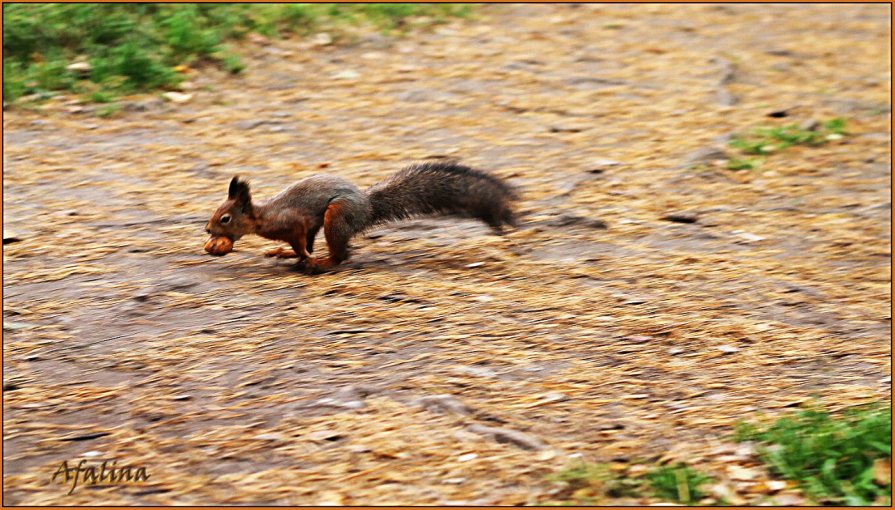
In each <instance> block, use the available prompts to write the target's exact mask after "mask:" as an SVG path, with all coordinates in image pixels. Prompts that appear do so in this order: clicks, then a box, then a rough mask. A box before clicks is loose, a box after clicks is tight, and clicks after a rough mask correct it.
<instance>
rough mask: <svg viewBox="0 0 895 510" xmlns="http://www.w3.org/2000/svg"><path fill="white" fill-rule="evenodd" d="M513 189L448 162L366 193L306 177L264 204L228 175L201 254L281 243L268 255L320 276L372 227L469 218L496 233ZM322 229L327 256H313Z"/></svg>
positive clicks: (409, 171) (506, 218) (508, 213)
mask: <svg viewBox="0 0 895 510" xmlns="http://www.w3.org/2000/svg"><path fill="white" fill-rule="evenodd" d="M516 198H517V195H516V193H515V191H514V190H513V189H512V188H511V187H510V186H509V185H508V184H507V183H506V182H504V181H503V180H501V179H499V178H497V177H494V176H492V175H488V174H486V173H484V172H481V171H479V170H474V169H472V168H469V167H467V166H463V165H459V164H457V163H453V162H427V163H416V164H412V165H410V166H408V167H406V168H404V169H403V170H400V171H399V172H397V173H395V174H394V175H392V176H391V177H389V178H388V179H386V180H385V181H383V182H380V183H379V184H375V185H373V186H372V187H370V188H369V189H368V190H367V191H361V190H360V189H358V188H357V186H355V185H354V184H352V183H350V182H349V181H347V180H345V179H343V178H341V177H336V176H334V175H326V174H318V175H312V176H310V177H306V178H304V179H302V180H300V181H298V182H296V183H295V184H293V185H292V186H289V187H288V188H286V189H284V190H283V191H281V192H280V193H279V194H277V195H276V196H274V197H273V198H271V199H270V200H268V201H266V202H262V203H255V202H252V197H251V194H250V192H249V185H248V183H246V182H245V181H242V180H240V179H239V176H236V177H234V178H233V179H232V180H231V181H230V189H229V193H228V197H227V200H225V201H224V203H223V204H221V206H220V207H219V208H218V210H217V211H215V213H214V214H213V215H212V216H211V220H209V221H208V224H207V225H206V227H205V230H206V232H208V233H209V234H211V235H212V237H211V238H210V239H209V240H208V242H207V243H206V245H205V250H206V251H208V252H209V253H211V254H213V255H225V254H227V253H229V252H230V250H232V249H233V243H234V242H235V241H237V240H238V239H239V238H240V237H242V236H244V235H246V234H257V235H259V236H261V237H265V238H267V239H273V240H275V241H285V242H287V243H289V245H291V246H292V249H291V250H286V249H283V248H276V249H273V250H270V251H268V252H266V253H265V256H267V257H278V258H295V257H297V258H298V264H297V265H296V267H297V268H298V269H300V270H302V271H304V272H306V273H308V274H316V273H321V272H325V271H327V270H329V269H332V268H333V267H335V266H337V265H339V264H341V263H342V262H343V261H345V260H347V259H348V241H349V240H351V238H352V237H353V236H354V235H355V234H358V233H359V232H362V231H364V230H366V229H368V228H370V227H372V226H374V225H378V224H381V223H385V222H388V221H393V220H401V219H405V218H410V217H414V216H422V215H443V216H459V217H472V218H476V219H479V220H481V221H483V222H484V223H485V224H487V225H488V226H490V227H491V228H492V229H494V231H495V232H496V233H498V234H500V233H503V225H509V226H515V225H516V221H515V215H514V213H513V210H512V208H511V205H512V204H511V203H512V201H513V200H515V199H516ZM321 227H322V228H323V234H324V236H325V237H326V244H327V246H328V248H329V255H328V256H326V257H322V258H321V257H313V256H311V253H312V252H313V251H314V237H315V236H316V235H317V231H319V230H320V228H321Z"/></svg>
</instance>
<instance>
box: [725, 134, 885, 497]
mask: <svg viewBox="0 0 895 510" xmlns="http://www.w3.org/2000/svg"><path fill="white" fill-rule="evenodd" d="M843 127H844V126H843ZM736 437H737V439H738V440H740V441H746V440H751V441H757V442H758V443H759V444H760V447H759V449H758V452H759V455H760V456H761V458H762V460H763V461H764V462H766V463H767V464H768V465H769V466H770V467H771V470H772V472H773V473H775V474H776V475H778V476H781V477H783V478H786V479H789V480H794V481H797V482H798V483H799V485H800V486H801V488H802V489H803V490H804V491H805V493H806V494H807V495H808V496H809V497H811V498H813V499H815V500H816V501H818V502H822V503H833V504H846V505H860V506H866V505H871V504H885V505H888V504H889V503H890V501H891V498H892V485H891V481H890V480H886V477H885V476H883V474H884V473H881V472H880V470H881V469H883V467H881V466H888V464H889V462H890V459H891V455H892V443H891V437H892V415H891V408H890V407H881V406H870V407H861V408H855V409H851V410H848V411H846V412H845V413H842V414H841V415H839V416H835V417H834V416H832V415H830V414H829V413H827V412H824V411H822V410H818V409H806V410H803V411H801V412H799V413H797V414H794V415H792V416H788V417H784V418H781V419H780V420H778V421H776V422H775V423H773V424H771V425H765V426H762V425H755V424H750V423H741V424H740V425H738V427H737V434H736Z"/></svg>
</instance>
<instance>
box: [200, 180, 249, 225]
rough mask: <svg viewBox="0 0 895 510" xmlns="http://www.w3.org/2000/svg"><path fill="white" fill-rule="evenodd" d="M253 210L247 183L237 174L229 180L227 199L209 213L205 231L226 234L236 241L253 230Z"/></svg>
mask: <svg viewBox="0 0 895 510" xmlns="http://www.w3.org/2000/svg"><path fill="white" fill-rule="evenodd" d="M255 219H256V218H255V210H254V208H253V207H252V196H251V194H250V193H249V183H247V182H245V181H240V180H239V176H236V177H234V178H233V179H232V180H231V181H230V190H229V192H228V195H227V200H224V203H223V204H221V206H220V207H218V210H217V211H215V212H214V214H212V215H211V219H210V220H208V224H207V225H205V231H206V232H208V233H209V234H211V235H214V236H227V237H229V238H230V239H231V240H233V241H236V240H237V239H239V238H240V237H242V236H244V235H246V234H251V233H252V232H254V231H255Z"/></svg>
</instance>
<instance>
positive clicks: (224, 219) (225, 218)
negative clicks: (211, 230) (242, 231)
mask: <svg viewBox="0 0 895 510" xmlns="http://www.w3.org/2000/svg"><path fill="white" fill-rule="evenodd" d="M231 219H233V218H231V217H230V215H229V214H225V215H223V216H221V224H222V225H226V224H228V223H230V220H231Z"/></svg>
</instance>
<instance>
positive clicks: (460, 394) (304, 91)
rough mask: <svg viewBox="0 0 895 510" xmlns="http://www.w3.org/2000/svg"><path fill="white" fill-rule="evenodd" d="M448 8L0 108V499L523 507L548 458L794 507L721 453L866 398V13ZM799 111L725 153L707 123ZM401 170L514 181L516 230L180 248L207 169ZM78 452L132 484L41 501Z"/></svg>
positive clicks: (199, 241) (882, 331)
mask: <svg viewBox="0 0 895 510" xmlns="http://www.w3.org/2000/svg"><path fill="white" fill-rule="evenodd" d="M476 12H477V16H476V17H475V18H473V19H468V20H459V21H455V22H451V23H449V24H447V25H442V26H440V27H438V28H435V29H434V30H432V31H423V32H411V33H410V34H409V35H407V36H406V37H395V38H392V37H386V36H383V35H379V34H374V33H367V34H361V35H360V36H358V37H357V38H356V39H355V40H354V42H353V43H349V44H328V43H329V41H327V38H326V37H316V38H315V37H311V38H308V39H290V40H273V41H271V40H266V39H264V38H260V37H255V38H251V39H250V40H248V41H246V42H245V43H244V44H243V45H242V46H241V47H240V51H241V53H242V55H243V58H244V61H245V63H246V64H247V68H246V71H245V73H244V74H243V75H241V76H235V77H234V76H229V75H226V74H224V73H222V72H219V71H216V70H213V69H207V68H199V69H190V70H187V71H186V72H188V73H189V76H188V79H189V83H188V84H187V89H186V90H184V91H183V94H186V95H185V96H170V97H169V99H173V100H168V101H166V100H163V99H159V98H157V97H156V96H153V95H146V96H135V97H132V98H128V100H127V102H126V104H125V105H124V108H123V109H122V111H121V112H120V113H119V114H117V115H114V116H111V117H106V118H101V117H98V116H96V115H95V114H94V110H95V109H97V108H99V106H97V105H90V104H76V100H77V98H75V97H73V96H67V97H62V98H56V99H52V100H50V101H48V102H46V103H45V104H43V105H42V106H40V107H39V108H30V109H29V108H22V107H13V108H11V109H8V110H7V111H5V112H4V140H5V146H4V149H5V151H4V176H3V188H4V189H3V199H4V200H3V202H4V204H3V205H4V224H3V227H4V247H3V260H4V268H3V276H4V282H3V290H4V296H3V305H4V310H3V311H4V317H3V318H4V326H3V329H4V335H3V336H4V338H3V346H4V350H3V361H4V366H3V381H4V392H3V409H4V416H3V418H4V429H3V433H4V437H3V446H4V449H3V452H4V453H3V457H4V458H3V464H4V480H3V483H4V488H5V496H4V498H5V499H4V503H6V504H30V505H44V504H63V505H77V504H84V505H94V504H107V505H109V504H223V505H227V504H246V503H253V504H297V505H316V504H353V505H361V504H371V505H378V504H417V505H420V504H478V505H518V504H537V503H541V502H545V501H550V500H552V499H554V497H555V496H556V494H557V491H559V490H560V488H559V487H558V485H557V483H555V482H552V481H549V480H547V479H546V478H545V477H546V475H548V474H550V473H553V472H555V471H556V470H558V469H562V468H563V467H565V466H567V465H569V464H570V463H572V462H575V461H580V460H584V461H587V462H595V463H596V462H604V463H608V465H609V466H611V467H612V469H616V470H618V471H619V472H626V471H631V472H635V471H640V472H642V471H643V469H644V467H645V466H652V465H656V464H659V463H671V462H676V461H681V462H686V463H688V464H689V465H690V466H694V467H696V468H698V469H700V470H702V471H704V472H707V473H709V474H711V475H712V476H714V477H715V478H716V480H717V483H718V484H720V486H721V487H720V488H716V489H717V490H715V491H714V492H713V494H714V496H713V497H715V498H721V497H722V496H723V497H724V498H726V500H727V501H729V502H736V503H746V504H756V503H761V502H774V503H778V504H793V503H801V502H805V499H804V498H803V497H802V495H801V494H800V492H799V491H798V490H797V489H794V488H792V487H791V486H788V485H780V484H769V482H770V480H769V478H768V475H767V473H766V472H765V471H764V468H762V467H761V466H760V465H759V463H758V461H757V459H756V458H755V456H754V455H753V454H752V453H751V452H750V451H749V449H748V448H745V449H744V448H743V447H742V446H741V445H737V444H735V443H732V441H731V438H730V436H731V433H732V431H733V427H734V425H735V424H736V423H737V422H738V421H740V420H743V419H752V418H755V417H760V416H762V415H764V416H771V417H773V416H777V415H779V414H781V413H783V412H786V411H790V410H792V409H793V408H796V407H798V406H799V405H800V404H802V403H804V402H808V401H811V400H812V399H813V400H814V401H816V402H819V403H821V404H824V405H826V406H827V407H828V408H830V409H832V410H834V411H835V410H837V409H842V408H844V407H848V406H852V405H856V404H860V403H865V402H875V401H881V400H889V399H890V386H891V379H890V378H889V373H890V357H889V355H890V341H889V338H890V334H891V316H890V303H891V301H890V290H891V286H890V276H891V271H890V265H889V264H890V225H891V217H890V210H891V202H890V191H891V188H890V164H891V160H890V152H889V144H890V139H891V137H890V130H889V122H890V112H891V110H890V108H891V106H890V102H889V101H890V91H891V88H890V87H891V81H890V79H891V75H890V68H889V37H890V25H889V21H888V20H889V19H890V18H889V17H890V10H889V7H888V6H885V5H788V6H767V5H721V6H714V5H653V6H647V5H627V6H622V5H618V6H616V5H580V6H569V5H516V6H509V5H506V6H500V5H493V6H486V7H481V8H479V9H478V10H477V11H476ZM772 113H773V114H774V115H775V116H776V117H769V116H768V115H769V114H772ZM782 116H785V117H784V118H779V117H782ZM831 118H842V119H845V120H846V122H847V130H848V134H847V135H846V136H844V137H842V138H840V139H834V140H831V141H829V142H828V143H825V144H823V145H819V146H810V147H809V146H794V147H790V148H788V149H786V150H781V151H779V152H777V153H774V154H771V155H769V156H767V157H766V158H764V160H763V161H761V163H760V166H759V167H758V168H755V169H751V170H739V171H736V170H730V169H728V168H727V164H726V161H727V159H729V158H731V157H734V154H735V152H736V150H735V149H732V148H730V147H729V146H728V144H727V141H728V140H729V139H730V137H731V136H732V134H733V133H738V132H747V131H749V130H751V129H753V128H755V127H757V126H774V125H781V124H783V123H802V124H805V123H807V124H805V125H809V126H810V125H811V121H812V120H816V121H818V122H824V121H826V120H827V119H831ZM834 138H837V137H834ZM428 158H456V159H459V160H460V161H462V162H463V163H465V164H469V165H471V166H475V167H478V168H482V169H484V170H487V171H490V172H493V173H494V174H496V175H499V176H502V177H504V178H506V179H508V180H509V181H510V182H512V183H513V184H514V185H516V186H518V187H519V189H520V190H521V194H522V200H521V201H520V202H519V204H518V208H519V211H520V213H521V216H522V221H521V228H520V229H518V230H516V231H514V232H512V233H509V234H508V235H506V236H504V237H498V236H494V235H492V234H490V232H489V230H488V229H487V228H485V227H483V226H480V225H478V224H475V223H473V222H469V221H451V220H431V219H420V220H414V221H411V222H407V223H403V224H392V225H387V226H383V227H379V228H376V229H374V230H372V231H370V232H368V233H367V235H365V236H360V237H358V238H357V239H355V241H354V248H355V252H354V256H353V258H352V260H351V261H350V263H347V264H345V265H344V266H343V267H341V268H340V269H339V270H338V271H336V272H334V273H330V274H325V275H321V276H315V277H309V276H305V275H303V274H301V273H299V272H296V271H293V270H292V269H291V268H290V264H291V262H289V261H278V260H274V259H267V258H264V257H263V256H262V252H263V251H264V250H265V249H267V248H271V247H273V246H274V244H273V243H271V242H269V241H265V240H263V239H260V238H246V239H243V240H241V241H239V242H238V243H237V245H236V251H234V252H233V253H231V254H229V255H227V256H226V257H222V258H213V257H210V256H208V255H207V254H205V253H204V252H203V251H202V245H203V243H204V241H205V239H206V235H205V233H204V231H203V227H204V223H205V221H206V220H207V218H208V216H209V215H210V214H211V212H212V211H213V210H214V209H215V208H216V206H217V205H218V204H219V202H220V201H222V200H223V199H224V197H225V194H226V188H227V182H228V181H229V179H230V178H231V177H232V176H233V175H234V174H239V175H241V176H245V177H247V178H249V179H250V180H251V181H252V183H253V187H254V188H253V189H254V192H255V195H256V196H257V197H259V198H264V197H268V196H271V195H272V194H274V193H276V192H278V191H279V190H280V189H281V188H282V187H284V186H286V185H287V184H289V183H291V182H293V181H295V180H297V179H298V178H301V177H303V176H306V175H310V174H312V173H316V172H320V171H325V172H331V173H335V174H338V175H341V176H344V177H347V178H349V179H352V180H354V181H355V182H356V183H358V184H359V185H363V186H367V185H371V184H373V183H375V182H377V181H378V180H381V179H383V178H385V177H386V176H387V175H389V174H390V173H391V172H393V171H395V170H397V169H399V168H400V167H401V166H402V165H404V164H407V163H410V162H413V161H418V160H424V159H428ZM323 249H324V245H323V243H322V242H320V244H319V245H318V250H323ZM78 459H88V460H89V461H90V462H98V461H99V460H101V459H115V460H116V461H117V462H118V464H119V465H130V466H145V467H146V468H147V470H148V472H149V473H150V474H151V478H150V480H149V481H147V482H144V483H142V484H133V485H129V486H114V487H81V488H78V489H77V490H76V491H75V492H74V494H72V495H67V494H66V493H67V491H68V487H67V486H63V485H61V484H60V483H58V481H57V482H55V483H51V482H50V478H51V476H52V474H53V473H54V472H55V471H56V469H57V467H58V466H59V465H60V463H61V462H62V461H64V460H68V461H69V462H72V461H74V463H77V460H78ZM784 487H786V488H784ZM775 498H776V499H775ZM717 500H718V499H716V500H712V499H709V500H707V502H712V501H717ZM658 501H659V500H657V499H650V498H647V497H643V498H627V499H609V500H605V501H602V503H655V502H658Z"/></svg>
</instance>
